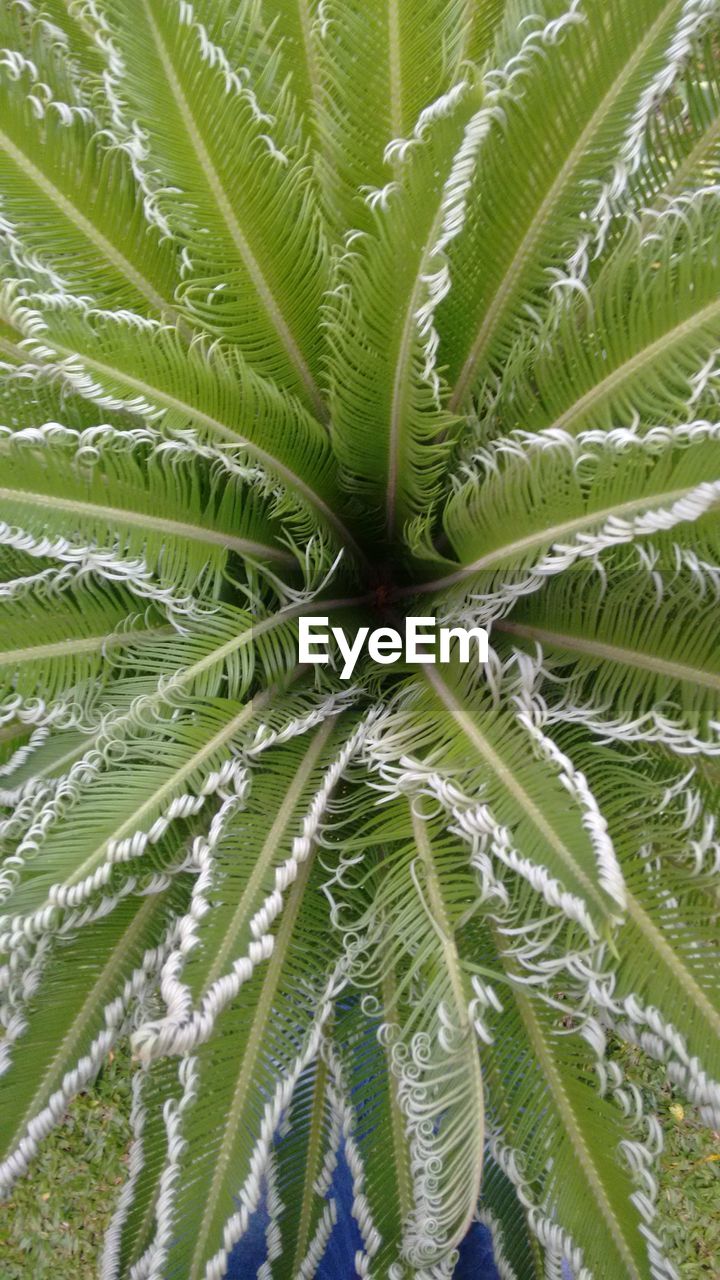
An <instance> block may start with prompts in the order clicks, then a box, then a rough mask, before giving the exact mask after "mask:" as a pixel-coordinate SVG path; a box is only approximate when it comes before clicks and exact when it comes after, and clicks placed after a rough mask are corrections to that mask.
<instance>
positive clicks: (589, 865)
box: [389, 667, 623, 937]
mask: <svg viewBox="0 0 720 1280" xmlns="http://www.w3.org/2000/svg"><path fill="white" fill-rule="evenodd" d="M406 697H407V704H406V711H405V716H406V719H405V718H404V717H403V716H402V713H401V714H400V718H399V724H398V727H397V730H395V733H393V724H392V721H391V722H390V726H389V734H390V737H389V741H390V742H391V743H393V747H394V750H395V754H396V755H397V756H398V757H399V756H400V755H401V754H402V753H403V752H409V753H411V755H410V759H411V760H412V761H414V762H416V763H415V764H414V765H410V764H409V765H408V768H409V769H410V776H411V774H412V770H413V768H415V769H417V770H418V778H419V780H420V781H421V780H422V777H423V773H424V772H427V773H433V774H435V773H437V775H438V776H439V777H440V778H443V777H447V778H448V779H449V780H451V781H452V782H455V781H456V780H457V784H458V785H459V786H460V787H461V789H462V791H464V792H466V793H467V794H469V795H470V796H473V797H477V799H478V812H479V813H480V810H482V814H486V813H487V814H489V815H490V817H489V827H488V835H489V837H490V840H491V843H492V848H493V852H494V855H495V856H496V857H499V858H500V859H501V861H502V862H503V863H504V864H505V865H508V866H510V867H512V868H513V869H514V870H515V871H516V872H518V873H519V874H520V875H521V876H524V878H526V879H527V880H528V881H529V882H530V883H531V884H532V885H533V887H534V889H535V890H536V892H538V893H539V894H540V895H541V896H542V897H543V898H544V899H545V901H547V902H549V903H550V904H551V905H552V906H553V907H556V908H559V909H560V910H562V911H564V912H565V914H566V915H567V918H568V919H569V920H570V921H572V922H573V923H574V924H575V925H577V926H578V927H579V929H580V930H584V931H586V932H587V934H588V935H589V936H590V937H593V936H594V935H595V934H596V930H597V929H599V928H602V926H603V922H604V921H605V920H607V918H608V917H609V916H611V915H612V914H617V913H618V910H619V908H621V907H622V901H623V894H622V884H621V880H620V877H619V875H618V872H617V867H616V865H615V859H614V855H613V853H612V850H611V847H609V845H608V844H607V842H606V841H605V840H604V839H603V838H602V835H601V834H600V833H596V834H595V835H594V834H593V831H592V824H591V823H588V822H587V821H585V820H584V819H585V818H586V813H584V812H583V804H582V802H581V801H580V798H579V797H578V796H577V795H575V796H573V794H572V789H571V788H570V787H568V786H567V779H566V778H565V777H564V776H563V770H562V768H561V767H560V768H559V767H558V765H557V763H556V762H554V761H551V760H547V759H543V758H536V757H534V755H533V753H532V751H529V742H528V739H527V738H526V736H525V734H524V733H523V732H522V730H521V729H520V728H519V726H518V725H517V723H516V720H515V718H514V716H512V715H511V714H509V713H508V711H507V710H506V709H504V708H501V707H498V706H497V705H496V703H495V700H494V698H493V694H492V689H491V687H489V685H487V684H481V683H479V682H478V680H477V677H474V678H473V676H472V674H471V675H470V676H467V675H461V674H460V672H459V670H452V669H451V668H448V669H444V670H443V671H442V673H441V672H440V671H439V670H436V669H433V668H432V667H426V668H425V670H424V675H423V678H422V679H421V680H420V681H418V682H414V683H413V684H411V685H410V686H409V689H408V693H407V695H406ZM401 706H402V703H401ZM403 721H404V722H403ZM395 734H396V735H397V736H395ZM482 814H481V815H480V822H481V825H482V822H483V817H482ZM598 836H599V838H598Z"/></svg>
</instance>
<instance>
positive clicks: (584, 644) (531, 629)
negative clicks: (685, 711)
mask: <svg viewBox="0 0 720 1280" xmlns="http://www.w3.org/2000/svg"><path fill="white" fill-rule="evenodd" d="M493 626H494V627H495V628H496V629H497V630H498V631H504V632H507V634H508V635H516V636H521V637H524V638H525V639H528V640H539V641H540V643H541V644H549V645H553V646H556V647H557V648H559V649H569V650H572V651H573V652H575V653H581V654H587V655H588V656H589V657H592V658H606V659H608V660H609V661H610V662H622V663H626V664H627V665H628V666H630V667H640V668H641V669H642V670H644V671H653V672H655V673H656V675H661V676H669V677H670V678H671V679H673V680H686V681H688V682H689V683H691V684H697V685H703V686H705V687H707V688H708V689H717V690H718V691H719V692H720V674H716V673H715V672H713V671H704V670H703V669H702V668H701V667H691V666H689V665H688V664H686V663H682V662H672V661H670V660H669V659H667V658H660V657H658V656H657V654H654V653H650V652H649V651H648V650H645V649H629V648H626V647H624V646H622V645H617V644H608V643H607V642H605V641H601V640H590V639H588V638H587V637H586V636H576V635H573V634H572V633H571V632H563V631H551V630H548V629H547V628H546V627H537V626H534V625H533V624H532V623H525V622H513V621H512V619H511V618H502V619H500V620H499V621H497V622H495V623H493Z"/></svg>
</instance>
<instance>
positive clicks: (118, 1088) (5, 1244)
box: [0, 1057, 130, 1280]
mask: <svg viewBox="0 0 720 1280" xmlns="http://www.w3.org/2000/svg"><path fill="white" fill-rule="evenodd" d="M129 1111H130V1071H129V1065H128V1061H127V1059H126V1058H121V1057H114V1058H112V1059H110V1060H109V1061H108V1063H107V1065H106V1066H105V1067H104V1069H103V1071H102V1073H101V1075H100V1078H99V1080H98V1083H97V1087H96V1089H95V1090H94V1091H93V1093H92V1094H82V1095H81V1096H80V1097H79V1098H77V1099H76V1100H75V1102H74V1103H73V1105H72V1106H71V1108H70V1109H69V1111H68V1114H67V1118H66V1122H65V1124H64V1125H62V1127H61V1128H59V1129H57V1130H56V1131H55V1132H54V1133H53V1134H51V1136H50V1137H49V1139H48V1140H47V1142H45V1143H44V1144H43V1146H42V1147H41V1150H40V1153H39V1155H38V1157H37V1159H36V1161H35V1162H34V1164H33V1165H32V1167H31V1171H30V1176H29V1177H27V1178H24V1179H22V1180H21V1181H20V1182H18V1183H17V1184H16V1187H15V1190H14V1192H13V1197H12V1200H10V1201H8V1202H6V1203H5V1204H3V1205H1V1206H0V1278H1V1280H46V1277H47V1280H51V1277H52V1280H66V1277H67V1280H70V1277H72V1280H96V1277H97V1274H98V1262H99V1257H100V1251H101V1247H102V1240H103V1235H104V1232H105V1228H106V1227H107V1225H108V1222H109V1220H110V1216H111V1214H112V1210H113V1206H114V1202H115V1200H116V1197H117V1193H118V1188H119V1186H120V1185H121V1184H122V1183H123V1182H124V1180H125V1175H126V1161H127V1149H128V1144H129V1138H130V1134H129V1124H128V1116H129Z"/></svg>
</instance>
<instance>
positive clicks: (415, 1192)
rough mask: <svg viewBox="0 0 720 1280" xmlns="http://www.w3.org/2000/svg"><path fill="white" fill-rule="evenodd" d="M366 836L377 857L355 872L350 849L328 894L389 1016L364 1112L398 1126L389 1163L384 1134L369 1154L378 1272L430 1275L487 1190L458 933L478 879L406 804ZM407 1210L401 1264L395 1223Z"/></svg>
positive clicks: (477, 1072) (475, 1056)
mask: <svg viewBox="0 0 720 1280" xmlns="http://www.w3.org/2000/svg"><path fill="white" fill-rule="evenodd" d="M357 839H358V842H360V841H363V843H364V845H365V847H366V848H367V845H368V843H369V842H370V841H372V844H371V846H370V847H371V849H372V850H373V855H374V856H372V858H371V859H366V860H365V862H364V864H360V866H359V867H353V859H352V847H353V846H352V844H351V845H350V848H349V849H348V851H347V854H346V857H347V859H348V861H347V865H346V866H343V864H342V863H341V864H340V867H339V869H338V872H337V876H336V880H337V887H336V886H335V882H334V881H333V880H331V881H330V886H329V892H330V893H331V895H332V898H333V900H334V902H335V910H334V914H335V919H336V923H337V924H339V925H340V927H341V928H342V929H343V930H345V931H346V932H347V937H348V940H349V947H350V949H351V951H352V948H353V946H354V943H355V940H356V937H357V935H358V934H359V935H360V938H361V940H362V944H363V945H362V949H361V951H360V958H359V960H358V961H356V962H355V963H354V964H353V962H352V960H351V966H352V967H351V976H352V977H353V978H354V981H355V982H356V983H357V984H359V985H360V986H361V987H367V988H369V990H370V992H371V996H370V998H369V999H368V998H367V997H366V1005H367V1012H368V1013H370V1014H371V1015H372V1016H374V1017H375V1018H377V1019H379V1020H380V1026H379V1029H378V1036H379V1038H380V1041H381V1045H382V1046H383V1047H384V1049H385V1053H386V1056H387V1065H386V1067H385V1069H384V1070H380V1069H378V1078H377V1079H376V1078H375V1077H373V1079H372V1080H371V1081H368V1082H367V1083H366V1085H365V1087H364V1088H363V1090H362V1094H361V1103H360V1105H361V1106H362V1105H363V1103H364V1104H365V1106H367V1107H368V1108H369V1107H370V1106H371V1107H372V1110H373V1112H375V1113H377V1112H378V1111H379V1112H380V1114H382V1112H383V1111H384V1110H385V1109H386V1108H387V1109H388V1110H389V1111H390V1116H391V1118H392V1119H393V1129H392V1133H393V1144H392V1148H391V1151H390V1152H389V1151H388V1149H387V1145H386V1143H385V1144H383V1145H384V1146H385V1150H384V1155H381V1150H380V1148H379V1146H378V1145H377V1144H378V1138H379V1135H373V1134H372V1133H370V1134H369V1136H368V1137H367V1138H366V1139H365V1140H363V1141H361V1142H360V1144H359V1151H360V1154H361V1156H362V1157H363V1159H364V1162H365V1185H366V1186H367V1194H368V1199H369V1203H370V1206H371V1208H375V1207H376V1208H377V1220H376V1218H375V1214H374V1213H373V1225H374V1226H375V1228H376V1230H377V1231H378V1233H379V1235H380V1246H379V1252H378V1253H377V1263H378V1266H379V1267H380V1268H382V1269H383V1270H388V1271H389V1269H390V1267H391V1266H392V1264H393V1263H394V1262H400V1263H401V1264H402V1263H404V1264H405V1265H406V1266H407V1267H408V1268H409V1269H410V1272H411V1273H412V1272H413V1270H414V1271H422V1270H423V1269H424V1268H428V1269H429V1268H431V1267H432V1266H433V1265H434V1264H437V1263H438V1262H439V1260H440V1259H441V1258H442V1257H443V1256H446V1255H447V1253H448V1251H449V1250H451V1249H452V1248H453V1247H454V1246H456V1245H457V1244H459V1243H460V1241H461V1240H462V1239H463V1237H464V1235H465V1233H466V1231H467V1230H468V1228H469V1226H470V1224H471V1222H472V1220H473V1217H474V1214H475V1210H476V1206H477V1200H478V1195H479V1192H480V1182H481V1176H482V1163H483V1151H484V1144H485V1122H484V1095H483V1072H482V1067H481V1057H480V1051H479V1044H478V1039H477V1036H476V1033H475V1028H474V1025H473V1019H472V1012H471V1001H472V995H473V992H472V986H471V983H470V980H469V975H468V974H467V972H465V971H464V969H463V966H462V963H461V959H460V956H459V954H458V949H457V945H456V941H455V937H454V927H455V919H456V902H455V896H454V895H455V883H456V882H457V880H458V879H460V878H464V880H465V884H466V888H467V887H469V886H470V885H471V884H472V877H471V875H470V873H469V869H468V868H467V857H466V854H465V851H464V849H463V847H462V845H461V844H460V843H459V842H458V840H457V839H456V838H455V837H448V836H447V835H446V833H445V832H444V830H443V829H442V827H440V828H438V827H437V825H436V824H433V823H428V822H427V821H426V820H425V819H424V818H422V817H421V816H419V810H415V807H414V806H411V804H410V802H409V801H408V800H407V799H405V798H402V799H398V800H395V801H393V802H392V803H391V804H390V805H388V807H387V808H386V810H385V811H384V816H383V818H382V819H381V820H380V821H379V822H377V821H375V822H372V823H371V824H370V825H369V826H366V828H365V830H364V831H363V830H362V829H361V833H360V835H359V836H358V837H357ZM348 891H350V892H348ZM363 1060H365V1054H364V1053H363ZM356 1071H357V1067H356ZM363 1095H364V1096H363ZM365 1099H367V1102H365ZM397 1112H399V1114H398V1115H395V1114H394V1113H397ZM371 1114H372V1112H371ZM401 1124H402V1127H401ZM396 1125H397V1130H398V1132H397V1136H396V1133H395V1126H396ZM403 1130H404V1133H405V1135H406V1136H405V1139H403ZM384 1132H386V1131H385V1130H384ZM405 1144H406V1150H405ZM389 1157H390V1158H389ZM406 1160H407V1169H405V1168H404V1161H406ZM430 1169H432V1172H433V1176H432V1177H427V1176H426V1175H427V1172H428V1170H430ZM408 1174H409V1186H408V1185H407V1179H408ZM396 1179H397V1182H396ZM403 1179H404V1185H405V1190H404V1192H403V1194H402V1198H400V1197H399V1196H398V1192H399V1188H400V1186H402V1185H403ZM389 1191H392V1197H391V1196H390V1195H389V1194H388V1192H389ZM403 1202H404V1203H403ZM400 1207H402V1208H403V1209H404V1220H403V1221H402V1223H401V1233H402V1234H401V1243H400V1255H399V1256H398V1242H397V1227H395V1228H394V1229H393V1226H394V1224H393V1221H392V1215H393V1211H394V1213H395V1214H396V1213H397V1212H398V1209H399V1208H400ZM428 1220H430V1221H432V1222H433V1223H434V1228H433V1231H432V1232H429V1231H428V1229H427V1226H426V1224H427V1222H428ZM383 1227H385V1230H386V1231H387V1235H385V1236H383ZM388 1228H390V1230H389V1231H388Z"/></svg>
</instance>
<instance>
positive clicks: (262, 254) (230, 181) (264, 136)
mask: <svg viewBox="0 0 720 1280" xmlns="http://www.w3.org/2000/svg"><path fill="white" fill-rule="evenodd" d="M108 11H109V20H110V23H111V26H112V30H113V36H114V40H115V41H116V44H117V47H118V49H119V51H120V53H121V56H122V58H123V60H124V66H123V70H122V73H121V75H120V76H119V92H120V93H121V95H122V96H123V99H124V101H125V104H126V110H127V112H128V114H129V116H130V118H131V119H132V120H133V121H137V122H138V123H139V124H140V125H141V127H142V128H143V130H144V131H145V132H146V135H147V137H148V139H149V145H150V155H149V161H148V162H149V163H150V164H152V165H153V166H154V167H155V168H156V169H157V170H158V172H160V173H162V175H163V179H164V190H163V191H162V192H161V193H159V195H158V203H159V205H160V206H161V207H162V208H163V209H165V210H166V216H167V218H168V222H169V223H170V224H171V225H173V226H177V232H176V233H175V234H176V238H177V242H178V245H179V246H180V248H181V250H182V261H183V271H182V285H181V288H180V290H179V297H180V299H181V300H182V302H183V304H184V306H185V307H186V308H187V311H188V313H189V315H190V316H191V317H192V319H193V320H194V321H196V322H198V323H199V324H201V325H202V327H203V329H204V330H205V331H206V332H209V333H212V334H215V335H217V336H219V337H223V338H226V339H228V340H230V341H231V342H234V343H238V344H239V345H240V346H241V347H242V348H243V351H244V352H245V356H246V359H247V360H248V361H249V362H250V363H251V364H252V365H253V367H255V368H256V369H257V370H258V371H259V372H260V373H262V374H264V375H265V376H267V377H269V378H272V379H273V380H275V381H277V382H278V384H279V385H281V386H286V387H289V388H290V389H291V390H292V391H294V392H296V393H298V394H299V395H301V396H302V397H303V399H304V400H305V401H306V402H307V403H308V404H309V405H310V406H311V407H312V409H313V410H314V412H315V413H317V414H318V415H319V416H320V417H323V416H324V412H325V411H324V408H323V404H322V396H321V390H320V388H319V385H318V376H319V359H318V337H319V333H318V328H317V323H316V315H317V311H318V307H319V305H320V302H321V298H322V293H323V290H324V288H325V286H326V283H327V255H326V251H325V248H324V244H323V239H322V230H321V226H320V222H319V218H318V212H317V209H316V207H315V202H314V198H313V189H312V185H311V184H310V183H309V181H308V170H307V165H306V163H305V161H304V158H303V155H302V153H299V152H298V150H297V146H296V145H295V143H294V140H293V137H292V121H288V119H287V117H288V109H289V105H290V104H289V99H288V96H287V94H285V93H284V91H283V90H282V87H281V86H279V85H278V84H277V83H276V77H274V76H273V71H274V68H273V65H272V59H271V60H270V66H269V67H267V66H265V65H263V60H261V61H260V64H259V65H258V58H257V55H256V54H255V53H254V50H253V44H254V43H255V41H254V39H253V31H252V27H251V26H250V28H249V30H248V32H247V35H246V38H245V41H244V43H245V48H244V49H242V50H241V49H236V50H233V51H231V56H230V58H228V57H227V55H226V54H225V52H224V50H223V49H222V47H221V46H220V45H218V44H217V42H215V41H211V39H210V36H209V33H208V31H207V30H206V27H205V25H204V21H203V19H204V16H205V12H206V11H208V12H209V14H210V15H213V16H214V17H216V16H217V15H214V14H213V6H211V5H207V4H203V3H202V2H201V3H200V4H197V5H195V6H194V9H193V10H192V11H190V10H187V9H186V8H183V6H182V5H176V4H174V3H170V4H158V3H157V2H156V0H142V3H140V4H136V3H134V2H133V3H132V4H128V3H127V0H113V3H112V4H111V5H109V6H108ZM250 18H251V20H252V10H251V13H250ZM240 58H242V61H240V60H239V59H240ZM274 80H275V82H274ZM228 137H231V138H232V139H233V146H232V148H228V146H227V139H228Z"/></svg>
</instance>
